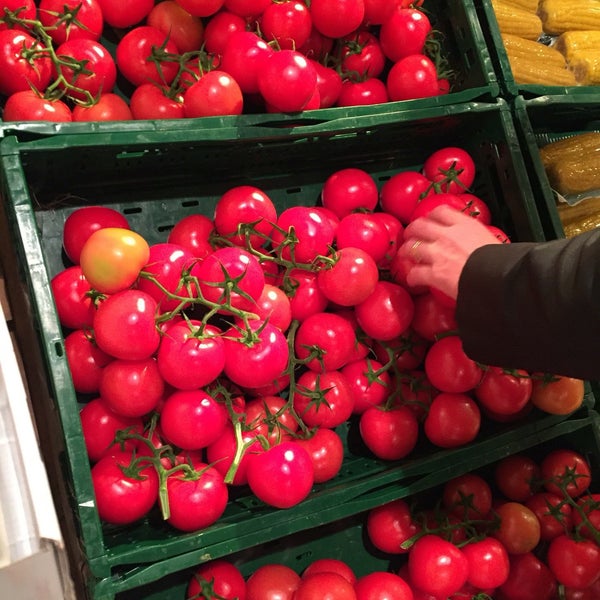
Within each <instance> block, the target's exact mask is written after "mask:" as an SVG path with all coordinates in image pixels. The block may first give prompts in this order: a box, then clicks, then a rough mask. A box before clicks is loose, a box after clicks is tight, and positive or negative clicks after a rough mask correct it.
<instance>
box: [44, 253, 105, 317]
mask: <svg viewBox="0 0 600 600" xmlns="http://www.w3.org/2000/svg"><path fill="white" fill-rule="evenodd" d="M50 287H51V289H52V297H53V298H54V304H55V306H56V313H57V315H58V320H59V321H60V324H61V325H62V326H63V327H65V328H67V329H86V328H87V329H90V328H91V327H92V325H93V323H94V316H95V315H96V304H95V302H94V294H93V292H92V288H91V286H90V284H89V282H88V280H87V279H86V278H85V277H84V276H83V273H82V272H81V267H80V266H79V265H73V266H72V267H67V268H66V269H63V270H62V271H59V272H58V273H57V274H56V275H55V276H54V277H53V278H52V279H51V281H50Z"/></svg>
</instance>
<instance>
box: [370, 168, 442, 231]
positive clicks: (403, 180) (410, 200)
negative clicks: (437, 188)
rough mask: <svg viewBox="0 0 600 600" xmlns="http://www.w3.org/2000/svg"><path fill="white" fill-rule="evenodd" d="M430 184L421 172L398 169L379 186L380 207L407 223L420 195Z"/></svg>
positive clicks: (404, 223) (424, 192)
mask: <svg viewBox="0 0 600 600" xmlns="http://www.w3.org/2000/svg"><path fill="white" fill-rule="evenodd" d="M430 186H431V181H429V179H427V177H425V175H423V174H422V173H419V172H418V171H411V170H408V171H400V172H399V173H396V174H394V175H392V176H391V177H390V178H389V179H388V180H387V181H386V182H385V183H384V184H383V186H382V187H381V193H380V195H381V199H380V201H381V208H382V209H383V210H384V211H386V212H388V213H390V214H392V215H394V216H395V217H397V218H398V219H399V220H400V222H401V223H402V224H403V225H407V224H408V223H409V222H410V217H411V214H412V212H413V210H414V209H415V207H416V206H417V203H418V202H419V199H420V197H421V195H424V194H426V193H427V191H428V189H429V188H430Z"/></svg>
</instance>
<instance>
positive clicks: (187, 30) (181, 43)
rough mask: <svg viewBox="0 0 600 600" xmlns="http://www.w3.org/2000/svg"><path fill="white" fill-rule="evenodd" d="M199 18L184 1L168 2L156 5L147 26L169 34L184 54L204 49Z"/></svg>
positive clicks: (149, 15) (202, 30) (172, 0)
mask: <svg viewBox="0 0 600 600" xmlns="http://www.w3.org/2000/svg"><path fill="white" fill-rule="evenodd" d="M218 1H219V2H220V0H218ZM199 16H200V15H193V14H190V11H188V10H186V8H185V6H184V1H183V2H175V1H174V0H168V1H167V2H160V3H158V4H155V5H154V7H153V8H152V10H151V11H150V12H149V13H148V16H147V18H146V24H147V25H150V27H156V29H160V30H161V31H162V32H163V33H168V34H169V37H170V39H171V40H173V42H174V43H175V45H176V46H177V49H178V50H179V52H181V53H182V54H183V53H184V52H193V51H195V50H199V49H200V48H201V47H202V42H203V41H204V24H203V23H202V21H201V20H200V19H199V18H198V17H199Z"/></svg>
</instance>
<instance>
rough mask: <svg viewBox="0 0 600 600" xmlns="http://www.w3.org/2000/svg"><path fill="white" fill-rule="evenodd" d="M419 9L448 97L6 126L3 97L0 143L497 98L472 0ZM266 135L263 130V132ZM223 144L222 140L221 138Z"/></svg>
mask: <svg viewBox="0 0 600 600" xmlns="http://www.w3.org/2000/svg"><path fill="white" fill-rule="evenodd" d="M423 8H424V10H426V11H427V14H428V15H429V16H430V19H431V21H432V25H433V27H434V29H436V30H437V31H438V32H440V34H441V36H442V47H443V55H444V57H446V58H447V59H448V61H449V63H450V67H451V69H452V70H453V72H454V73H455V77H456V78H455V82H454V89H453V91H452V93H451V94H447V95H444V96H438V97H434V98H423V99H418V100H409V101H403V102H390V103H386V104H379V105H373V106H356V107H349V108H345V107H336V108H331V109H320V110H313V111H306V112H304V113H300V114H245V115H241V116H230V117H205V118H202V119H168V120H147V121H127V122H117V123H110V122H106V123H100V122H98V123H48V122H37V123H33V122H32V123H29V122H27V123H26V122H22V123H11V122H2V121H1V116H2V114H1V107H2V102H1V100H2V98H1V97H0V138H1V137H3V136H7V135H11V134H16V135H18V136H19V137H21V138H27V139H31V138H33V137H38V136H45V135H55V134H58V133H73V134H75V133H77V134H94V133H97V132H103V133H120V132H126V133H129V134H131V133H134V132H145V133H150V134H152V133H155V132H172V131H180V132H182V133H183V134H186V133H187V132H188V131H189V129H190V128H201V129H205V128H206V129H208V130H215V131H218V133H217V135H221V136H224V135H225V134H226V133H225V132H226V131H229V132H230V133H231V134H232V135H234V134H235V132H236V130H237V128H239V127H246V128H248V129H249V130H252V129H253V130H254V132H253V134H252V135H254V136H257V137H259V136H262V135H263V133H265V134H268V131H269V129H270V128H271V127H273V128H276V129H277V128H279V129H281V128H289V127H295V126H297V125H299V126H302V127H304V126H307V125H312V126H313V129H314V131H315V132H321V130H322V129H323V130H324V131H325V132H326V131H331V130H332V129H334V128H336V127H337V125H338V123H339V125H340V126H343V125H344V123H345V121H346V120H347V119H349V118H350V119H353V118H356V117H361V116H368V115H373V116H377V115H380V114H385V113H389V112H391V113H394V112H397V111H402V110H405V108H411V109H412V108H415V107H424V108H432V107H435V106H442V105H448V104H456V103H460V102H471V101H474V100H483V101H489V100H491V99H494V98H496V97H498V95H499V92H500V86H499V85H498V82H497V80H496V75H495V71H494V68H493V65H492V61H491V57H490V55H489V52H488V49H487V47H486V42H485V40H484V37H483V33H482V30H481V27H480V24H479V21H478V19H477V17H476V14H475V7H474V4H473V2H472V0H446V1H442V0H425V3H424V6H423ZM105 33H106V35H105V36H104V37H103V38H102V40H101V41H102V42H103V43H104V44H105V46H106V48H107V49H108V50H109V51H110V52H112V53H113V54H114V51H115V48H116V42H115V41H114V40H115V39H117V38H116V36H115V35H113V34H112V32H111V31H110V29H109V30H108V31H107V32H105ZM115 91H116V93H118V94H120V95H121V96H123V97H125V98H128V97H129V96H130V95H131V92H132V90H131V89H130V87H128V86H127V85H126V84H123V83H122V82H121V84H120V87H119V86H117V88H116V89H115ZM265 130H266V131H265ZM221 139H222V138H221Z"/></svg>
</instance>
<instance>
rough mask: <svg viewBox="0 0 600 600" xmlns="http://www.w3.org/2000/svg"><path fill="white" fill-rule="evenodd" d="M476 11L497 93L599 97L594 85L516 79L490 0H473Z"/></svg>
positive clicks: (533, 95) (527, 95)
mask: <svg viewBox="0 0 600 600" xmlns="http://www.w3.org/2000/svg"><path fill="white" fill-rule="evenodd" d="M476 7H477V14H478V15H479V18H480V21H481V29H482V31H483V35H484V38H485V40H486V43H487V47H488V50H489V53H490V56H491V58H492V63H493V65H494V68H495V69H496V79H497V81H498V83H499V85H500V96H502V97H503V98H506V99H509V98H514V97H516V96H519V95H520V96H523V97H525V98H528V99H529V98H536V97H538V96H549V95H552V96H560V95H563V94H569V95H574V96H578V95H580V94H596V95H597V101H598V100H600V90H599V89H598V87H597V86H559V85H541V84H524V83H517V82H516V81H515V79H514V76H513V73H512V70H511V68H510V63H509V60H508V56H507V55H506V50H505V49H504V43H503V42H502V37H501V36H500V30H499V28H498V21H497V20H496V15H495V14H494V9H493V7H492V2H491V0H481V2H477V3H476Z"/></svg>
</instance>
